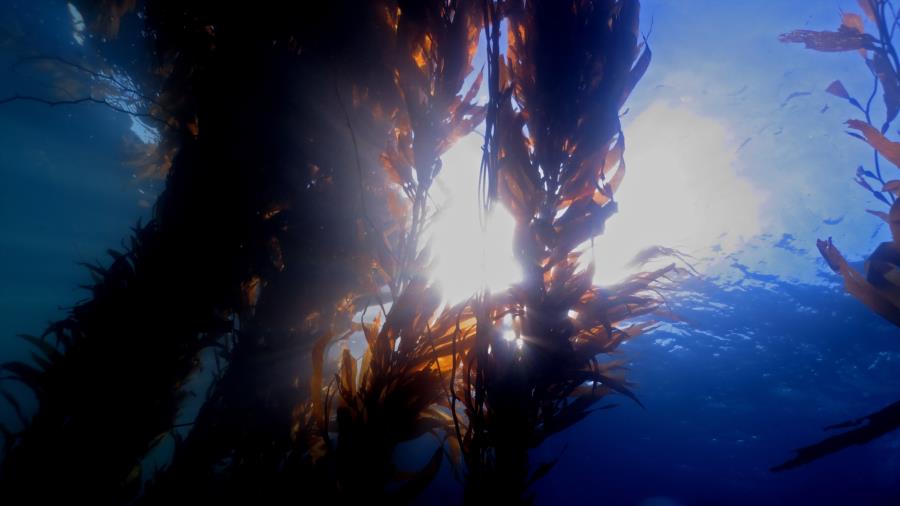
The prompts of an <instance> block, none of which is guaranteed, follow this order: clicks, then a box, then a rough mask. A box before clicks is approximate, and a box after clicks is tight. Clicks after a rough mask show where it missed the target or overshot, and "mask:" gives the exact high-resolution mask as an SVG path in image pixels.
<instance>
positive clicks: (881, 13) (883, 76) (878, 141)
mask: <svg viewBox="0 0 900 506" xmlns="http://www.w3.org/2000/svg"><path fill="white" fill-rule="evenodd" d="M858 2H859V6H860V9H861V10H862V15H860V14H856V13H850V12H848V13H844V14H843V17H842V20H841V25H840V27H839V28H838V30H837V31H833V32H832V31H811V30H795V31H793V32H790V33H786V34H783V35H781V36H780V37H779V39H780V40H781V41H782V42H802V43H804V44H805V46H806V47H807V48H808V49H813V50H815V51H823V52H837V51H858V52H859V54H860V55H861V56H862V58H863V59H864V60H865V63H866V66H867V67H868V70H869V73H870V74H871V75H872V80H873V89H872V91H871V94H870V95H869V97H868V100H866V101H865V105H863V104H862V103H861V101H859V100H857V99H856V98H854V97H853V96H851V95H850V92H848V91H847V89H846V88H845V87H844V85H843V83H841V81H833V82H832V83H831V84H830V85H828V87H827V88H826V90H825V91H826V92H828V93H830V94H831V95H834V96H836V97H838V98H841V99H844V100H847V101H848V102H849V103H850V104H851V105H852V106H853V107H855V108H856V109H858V110H859V111H860V112H861V113H862V114H863V116H864V118H865V119H864V120H859V119H850V120H848V121H847V126H848V127H849V129H850V130H849V131H848V132H847V134H848V135H850V136H852V137H855V138H857V139H859V140H861V141H863V142H866V143H868V144H869V145H870V146H871V147H872V149H873V165H872V168H871V169H866V168H865V167H863V166H862V165H860V166H859V167H858V168H857V170H856V180H855V181H856V183H857V184H858V185H859V186H861V187H862V188H863V189H864V190H865V191H867V192H869V193H870V194H871V195H872V196H874V197H875V198H877V199H878V200H879V201H881V202H882V203H884V204H885V205H887V206H889V207H890V210H889V212H884V211H881V210H867V211H868V212H869V213H871V214H873V215H875V216H877V217H879V218H881V219H882V220H884V221H885V222H886V223H887V224H888V226H889V228H890V231H891V239H892V240H891V241H890V242H885V243H882V244H881V245H879V246H878V247H877V248H876V249H875V251H874V252H873V253H872V254H871V255H870V256H869V258H868V260H867V261H866V265H865V274H863V273H860V272H859V271H857V270H856V269H854V268H853V267H851V266H850V264H849V263H848V262H847V260H846V259H845V258H844V256H843V255H842V254H841V252H840V251H839V250H838V249H837V247H836V246H835V245H834V243H833V242H832V239H831V238H830V237H829V238H828V239H827V240H818V241H816V246H817V247H818V249H819V252H820V253H821V255H822V257H823V258H824V259H825V261H826V263H827V264H828V266H829V267H830V268H831V269H832V270H833V271H834V272H836V273H837V274H840V275H841V277H842V278H843V280H844V288H845V289H846V290H847V292H848V293H850V294H851V295H852V296H853V297H855V298H856V299H857V300H859V301H860V302H862V303H863V304H865V305H866V306H868V307H869V309H871V310H872V311H873V312H875V313H877V314H878V315H880V316H881V317H883V318H884V319H886V320H888V321H889V322H891V323H893V324H894V325H897V326H900V282H898V280H897V278H896V276H895V274H894V273H895V271H896V269H897V268H898V267H900V200H897V196H898V195H900V180H898V179H890V177H889V176H887V175H886V174H884V173H883V172H882V165H881V158H882V157H883V158H884V159H885V160H887V161H889V162H891V164H893V165H894V166H895V167H900V142H894V141H891V140H889V139H888V138H887V137H885V134H886V133H887V132H888V129H889V128H890V126H891V123H892V122H893V121H894V119H896V117H897V114H898V112H900V59H898V56H897V51H896V48H895V47H894V41H893V35H894V28H896V26H897V23H898V22H900V13H898V12H895V11H894V8H893V6H892V5H891V4H890V2H887V1H885V0H858ZM864 20H868V21H869V23H871V24H872V25H874V27H875V31H874V33H867V32H866V23H865V21H864ZM879 85H881V89H882V97H883V99H884V109H885V110H884V117H885V121H884V123H882V125H881V126H880V127H877V126H876V125H875V124H873V119H872V112H873V111H872V99H873V98H874V97H875V95H876V93H877V92H878V87H879ZM857 132H858V133H857ZM873 184H874V185H875V186H874V187H873ZM859 425H863V427H860V428H856V429H853V430H849V431H847V432H844V433H841V434H838V435H836V436H832V437H829V438H827V439H825V440H823V441H821V442H819V443H816V444H813V445H810V446H806V447H803V448H799V449H797V450H796V452H797V455H796V456H795V457H794V458H793V459H791V460H788V461H787V462H784V463H782V464H780V465H777V466H775V467H773V468H772V469H771V470H772V471H784V470H787V469H793V468H796V467H799V466H802V465H806V464H809V463H810V462H813V461H815V460H817V459H820V458H822V457H824V456H826V455H830V454H832V453H834V452H837V451H840V450H842V449H844V448H846V447H848V446H852V445H857V444H865V443H867V442H869V441H871V440H872V439H875V438H877V437H879V436H881V435H883V434H886V433H888V432H891V431H893V430H896V429H898V428H900V413H898V404H897V403H894V404H892V405H890V406H888V407H886V408H884V409H883V410H881V411H878V412H875V413H871V414H869V415H866V416H864V417H861V418H859V419H858V420H851V421H850V422H845V423H841V424H836V425H832V426H829V427H826V430H829V429H838V428H849V427H857V426H859Z"/></svg>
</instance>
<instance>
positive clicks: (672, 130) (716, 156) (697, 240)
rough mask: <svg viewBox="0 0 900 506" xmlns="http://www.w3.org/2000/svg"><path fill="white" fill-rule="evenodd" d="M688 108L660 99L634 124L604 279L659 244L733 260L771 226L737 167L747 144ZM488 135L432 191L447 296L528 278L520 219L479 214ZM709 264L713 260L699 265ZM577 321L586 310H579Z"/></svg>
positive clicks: (463, 148) (602, 255)
mask: <svg viewBox="0 0 900 506" xmlns="http://www.w3.org/2000/svg"><path fill="white" fill-rule="evenodd" d="M688 107H689V106H686V105H674V106H673V105H670V104H668V103H666V102H662V101H658V102H655V103H653V104H651V105H650V106H649V107H648V108H647V109H646V110H644V111H643V112H642V113H641V114H639V115H638V116H637V117H635V118H633V120H632V121H631V122H629V123H626V124H625V128H624V131H625V141H626V150H625V161H626V165H627V172H626V175H625V179H624V182H623V183H622V186H621V187H620V189H619V192H618V193H617V195H616V200H617V201H618V204H619V212H618V213H617V214H615V215H613V217H612V218H610V220H609V221H608V222H607V227H606V233H605V234H604V235H602V236H599V237H598V238H597V239H596V240H595V247H594V250H593V253H592V252H591V251H590V250H589V249H588V251H586V252H585V254H584V255H583V257H582V260H583V262H585V263H586V262H589V261H590V260H591V258H592V255H593V257H594V260H595V264H596V278H595V279H596V281H597V282H598V283H601V284H608V283H612V282H615V281H618V280H620V279H621V278H623V277H625V276H626V275H627V274H629V273H631V272H633V271H635V270H638V269H637V268H629V267H627V264H628V263H629V262H630V261H631V259H632V258H634V256H635V254H637V253H638V252H640V251H641V250H643V249H645V248H647V247H649V246H654V245H659V246H665V247H669V248H676V249H678V250H680V251H682V252H684V253H688V254H692V255H696V256H698V257H700V256H704V255H707V256H710V255H709V254H710V253H711V252H712V250H713V249H716V250H719V251H718V252H717V253H716V255H715V256H716V257H718V258H723V257H725V256H726V255H728V254H729V253H731V252H733V251H736V250H737V249H738V248H739V247H740V246H741V244H742V243H743V241H744V240H745V239H748V238H750V237H752V236H754V235H756V234H758V233H760V232H761V227H760V218H759V216H760V209H761V206H762V202H763V200H764V195H763V194H762V193H761V191H760V190H759V189H758V188H756V187H754V186H753V185H752V184H751V183H750V182H749V181H748V180H747V179H745V178H743V177H741V176H740V175H739V174H738V173H737V169H736V167H735V161H736V151H737V148H738V146H739V142H736V140H735V139H734V138H733V137H732V136H731V134H730V132H729V130H728V128H727V126H726V125H725V124H723V123H722V122H721V121H718V120H716V119H715V118H711V117H707V116H701V115H699V114H697V113H695V112H693V111H691V110H690V109H689V108H688ZM482 142H483V139H482V138H481V137H480V136H478V135H476V134H473V135H470V136H468V137H467V138H465V139H462V140H461V141H460V142H459V143H457V145H456V146H454V148H453V149H451V150H450V151H448V152H447V153H446V154H445V155H444V157H443V170H442V172H441V175H440V176H439V177H438V179H437V181H436V182H435V186H434V187H433V189H432V196H433V197H434V199H435V201H436V202H437V207H438V209H440V210H441V214H440V215H439V216H438V217H437V219H436V220H435V222H434V223H433V224H432V226H431V228H430V234H429V236H430V238H431V240H432V253H433V254H434V256H435V258H436V262H437V266H436V268H435V270H434V272H433V276H434V279H435V281H437V282H438V283H439V284H440V286H441V287H442V291H443V294H444V299H445V300H446V301H447V302H459V301H462V300H465V299H466V298H468V297H470V296H471V295H472V294H473V293H475V292H476V291H477V290H479V289H480V288H482V286H487V287H489V288H490V289H492V290H493V291H498V290H502V289H504V288H506V287H508V286H509V285H511V284H513V283H515V282H518V281H519V280H520V279H521V271H520V269H519V266H518V263H517V262H516V260H515V258H514V257H513V254H512V243H513V227H514V225H515V222H514V220H513V219H512V216H511V215H510V214H509V212H508V211H506V209H505V208H503V207H502V206H499V205H498V206H496V208H495V211H494V214H493V216H490V217H489V222H488V230H487V233H482V232H481V231H480V227H479V221H478V200H477V195H478V190H477V187H478V168H479V164H480V161H481V145H482ZM695 266H696V267H698V268H700V269H701V271H702V267H703V265H695ZM570 317H571V318H576V317H577V315H570Z"/></svg>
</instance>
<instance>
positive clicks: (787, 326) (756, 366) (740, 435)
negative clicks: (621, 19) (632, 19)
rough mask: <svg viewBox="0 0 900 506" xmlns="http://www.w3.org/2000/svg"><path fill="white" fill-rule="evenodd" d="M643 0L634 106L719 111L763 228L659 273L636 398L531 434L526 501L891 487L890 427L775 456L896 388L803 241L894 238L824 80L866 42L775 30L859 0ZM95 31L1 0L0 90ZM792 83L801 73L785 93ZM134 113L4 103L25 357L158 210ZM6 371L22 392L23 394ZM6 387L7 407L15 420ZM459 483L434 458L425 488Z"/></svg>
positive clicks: (860, 73) (634, 354)
mask: <svg viewBox="0 0 900 506" xmlns="http://www.w3.org/2000/svg"><path fill="white" fill-rule="evenodd" d="M642 3H643V6H644V9H643V25H644V26H645V27H646V29H645V31H648V32H649V27H650V24H651V20H652V26H653V29H652V33H651V34H650V43H651V45H652V47H653V49H654V62H653V64H652V65H651V68H650V71H649V72H648V74H647V76H646V77H645V78H644V80H643V81H642V82H641V83H640V85H639V86H638V89H637V91H636V93H635V95H634V97H633V98H632V99H631V100H630V101H629V107H630V112H629V115H630V116H631V117H635V116H638V115H639V114H640V113H641V111H642V110H646V109H648V108H649V107H650V105H651V104H652V103H654V102H657V101H660V100H662V101H665V102H666V103H667V104H670V105H673V106H677V107H685V108H690V110H691V111H693V112H694V113H696V114H699V115H704V116H706V117H710V118H715V119H716V121H720V122H722V123H723V124H725V125H727V127H728V129H729V131H730V132H732V134H733V137H734V138H735V143H736V144H739V145H741V146H742V147H741V148H738V151H739V154H738V155H736V160H735V163H734V164H733V166H731V167H728V168H723V170H726V169H727V170H733V171H734V173H735V174H736V177H740V178H743V179H745V180H747V181H749V182H751V183H752V184H753V185H754V187H756V188H759V189H760V191H764V192H765V197H764V199H763V206H762V207H761V209H759V210H758V211H759V214H760V222H759V223H760V226H761V227H762V229H763V230H764V233H761V234H758V235H755V236H753V237H746V238H744V239H743V240H742V241H741V242H739V243H736V245H735V246H733V247H731V248H730V249H725V250H723V249H722V248H721V247H719V248H717V247H716V246H719V245H716V244H710V245H708V246H710V249H709V251H708V252H707V253H708V255H707V256H705V257H703V258H702V262H701V263H702V264H703V266H704V270H703V272H704V276H703V277H702V278H700V279H695V280H693V281H690V282H688V283H687V284H686V285H684V286H681V287H680V288H679V290H678V291H676V292H674V293H671V294H669V295H668V297H669V299H670V301H671V303H672V305H673V310H674V311H675V312H676V313H677V314H678V315H679V316H680V317H681V318H682V321H676V322H669V323H668V324H666V325H663V326H662V327H661V328H660V329H658V330H656V331H654V332H652V333H650V334H647V335H644V336H641V337H640V338H639V339H637V340H635V341H633V342H630V343H627V344H626V345H625V346H623V348H622V350H621V351H622V356H623V357H625V358H627V360H628V361H629V367H630V371H629V376H628V377H629V379H630V380H632V381H634V382H635V383H637V385H638V386H637V390H636V391H637V393H638V395H639V397H640V398H641V401H642V402H643V403H644V405H645V406H646V408H645V409H642V408H640V407H639V406H637V405H635V404H633V403H631V402H630V401H628V400H627V399H625V398H614V401H615V402H617V403H618V404H619V406H618V407H617V408H616V409H612V410H603V411H599V412H597V413H594V414H592V415H591V416H590V417H589V418H587V419H586V420H585V421H583V422H582V423H580V424H579V425H577V426H575V427H574V428H573V429H570V430H569V431H567V432H565V433H563V434H560V435H558V436H555V437H554V438H552V439H551V440H550V441H548V442H547V443H546V444H545V445H544V446H543V447H541V448H539V449H537V450H535V452H534V455H533V458H534V462H535V463H537V462H541V461H549V460H552V459H556V458H558V459H559V460H558V462H557V464H556V466H555V467H554V469H553V470H552V471H551V472H550V473H549V474H548V475H547V476H546V477H545V478H543V479H542V480H541V481H540V482H539V483H538V484H537V485H536V486H535V487H534V493H535V497H536V502H537V503H538V504H567V503H587V504H608V505H613V506H619V505H621V506H636V505H644V506H651V505H656V506H662V505H666V504H670V505H671V504H676V505H685V506H686V505H759V504H791V505H794V504H816V505H835V506H837V505H896V504H900V433H897V434H891V435H888V436H886V437H883V438H881V439H878V440H876V441H874V442H872V443H870V444H868V445H866V446H863V447H854V448H850V449H847V450H845V451H842V452H840V453H838V454H835V455H832V456H830V457H827V458H825V459H822V460H820V461H818V462H815V463H813V464H810V465H808V466H805V467H803V468H801V469H797V470H793V471H788V472H784V473H779V474H772V473H769V472H768V468H769V467H771V466H772V465H775V464H777V463H780V462H782V461H784V460H786V459H787V458H789V457H790V456H791V453H790V450H791V449H792V448H796V447H799V446H803V445H806V444H811V443H813V442H816V441H818V440H819V439H821V438H823V437H825V436H826V435H827V434H826V433H824V432H823V431H822V430H821V428H822V427H824V426H826V425H830V424H834V423H838V422H842V421H845V420H848V419H852V418H856V417H859V416H861V415H864V414H867V413H870V412H872V411H876V410H878V409H881V408H882V407H884V406H886V405H887V404H890V403H891V402H894V401H896V400H898V399H900V330H898V329H897V328H894V327H893V326H891V325H889V324H887V323H885V322H884V321H882V320H881V319H880V318H878V317H876V316H874V315H873V314H871V313H870V312H869V311H868V310H867V309H866V308H864V307H863V306H862V305H861V304H860V303H858V302H856V301H855V300H854V299H852V298H851V297H849V296H848V295H846V294H845V293H844V292H843V290H842V289H841V287H840V284H839V283H838V280H837V279H836V277H835V275H833V274H831V273H830V271H828V270H827V268H825V266H824V263H823V262H822V261H821V260H820V259H818V256H817V254H816V252H815V245H814V240H815V238H816V237H826V236H834V237H835V241H836V242H838V243H839V244H840V246H841V247H842V249H843V251H844V252H845V253H846V254H847V255H848V256H849V257H850V258H851V259H853V260H856V261H860V260H862V259H863V258H864V255H865V254H866V253H867V252H869V251H871V250H873V249H874V247H875V246H876V245H877V244H878V243H879V242H881V241H884V240H886V239H887V235H886V234H887V232H886V230H884V227H881V226H880V225H879V223H878V221H877V219H875V218H874V217H872V216H870V215H868V214H866V213H865V212H864V210H865V209H867V208H873V209H874V208H878V207H877V206H878V203H877V202H874V199H871V198H870V197H868V196H867V195H865V194H864V192H862V191H861V190H859V189H858V188H856V187H855V185H853V183H852V181H851V178H852V175H853V171H854V170H855V167H856V165H858V164H860V163H866V162H867V161H868V160H870V157H871V154H870V152H869V151H868V150H866V149H865V148H864V147H863V146H860V145H859V143H858V142H857V141H855V140H854V139H850V138H849V137H847V136H845V135H844V134H843V126H842V123H843V121H844V120H846V119H848V118H851V117H855V115H854V112H853V110H852V109H851V108H850V107H849V106H848V105H846V104H844V103H841V102H840V101H839V100H838V99H836V98H834V97H831V96H829V95H826V94H825V93H824V91H823V90H824V88H825V87H826V86H827V85H828V83H830V82H831V81H832V80H833V79H838V78H839V79H841V80H842V81H843V82H844V84H845V85H846V86H847V88H848V89H849V90H850V91H851V93H852V94H855V95H864V94H866V93H867V92H868V90H869V87H870V82H869V78H868V76H867V75H866V71H865V69H864V67H863V66H862V65H863V64H862V62H861V60H860V59H859V57H858V55H852V54H834V55H833V54H820V53H813V52H810V51H805V50H803V49H802V48H799V47H795V46H785V45H782V44H779V43H778V42H777V40H776V38H777V35H778V34H779V33H783V32H786V31H789V30H792V29H796V28H808V29H834V28H836V27H837V25H838V24H839V22H840V11H839V9H844V10H847V11H854V10H857V9H856V2H854V1H824V0H815V1H808V2H791V1H775V0H763V1H749V0H748V1H743V0H738V1H733V2H721V1H714V0H703V1H701V0H683V1H667V0H645V1H644V2H642ZM90 45H91V40H90V39H88V40H87V41H86V42H85V44H84V46H81V45H79V44H77V42H76V41H75V39H74V38H73V23H72V18H71V15H70V13H69V11H68V9H67V7H66V4H65V3H64V2H56V1H50V0H41V1H34V2H31V1H18V2H17V1H11V0H2V1H0V98H2V97H6V96H9V95H11V94H14V93H16V92H20V93H31V92H35V93H37V92H38V91H40V90H41V89H44V88H42V86H45V85H46V83H45V82H44V81H43V80H42V79H41V78H40V75H39V74H35V73H34V72H20V71H17V70H13V69H12V64H13V63H14V62H15V61H17V60H18V58H19V57H21V56H22V55H24V54H31V53H35V52H37V53H41V54H56V55H60V56H65V57H69V58H73V59H77V58H78V57H79V56H80V55H83V54H85V53H87V52H90V51H91V49H90ZM135 50H136V52H139V50H140V48H137V47H136V48H135ZM126 56H127V55H126ZM123 58H124V56H123ZM798 91H799V92H804V93H805V92H809V94H808V95H803V96H798V97H797V98H795V99H791V100H787V97H788V96H790V95H791V94H792V93H794V92H798ZM825 105H828V106H829V107H828V108H827V109H825V108H824V106H825ZM878 105H880V104H879V103H877V102H876V106H878ZM823 109H824V112H823ZM625 128H626V130H625V131H626V135H627V134H628V129H627V128H628V122H627V120H626V123H625ZM136 130H138V131H139V130H140V129H139V128H135V124H134V122H133V121H132V119H130V118H129V117H128V116H126V115H122V114H120V113H116V112H114V111H111V110H108V109H105V108H103V107H100V106H95V105H80V106H72V107H57V108H49V107H46V106H43V105H40V104H34V103H24V102H17V103H9V104H5V105H0V177H2V180H3V184H2V185H0V280H2V283H0V359H2V361H6V360H14V359H15V360H22V359H25V360H27V359H28V349H27V347H26V346H25V345H24V344H23V343H22V342H21V341H20V340H18V339H16V338H15V337H14V336H15V334H17V333H31V334H37V333H40V332H41V331H42V329H43V328H44V326H45V325H46V323H47V322H48V321H50V320H52V319H55V318H59V317H60V316H62V315H63V314H64V308H65V306H67V305H70V304H72V303H74V302H75V301H77V300H78V299H79V298H80V297H83V296H85V295H86V292H84V291H83V290H80V289H78V288H77V287H78V285H79V284H83V283H87V282H88V281H89V278H88V276H87V274H86V272H85V271H84V269H82V268H81V267H79V266H78V265H77V262H87V261H94V260H98V259H99V260H101V261H106V260H105V258H104V255H105V253H104V251H105V250H106V249H107V248H110V247H117V246H118V245H119V241H120V240H121V239H123V238H124V237H126V235H127V232H128V227H130V226H132V225H134V224H135V223H136V221H137V220H138V219H139V218H141V217H146V216H147V215H148V214H149V210H148V208H147V207H146V204H142V201H146V200H147V199H151V200H152V195H153V194H154V191H155V188H158V184H156V186H155V183H154V182H152V181H146V180H140V179H138V178H136V177H135V175H134V173H133V168H132V167H131V166H129V165H128V163H127V162H128V160H129V156H130V153H129V151H128V146H130V145H134V143H136V142H140V138H139V137H138V136H137V135H136V133H135V131H136ZM748 138H749V139H750V141H748V142H744V141H745V140H746V139H748ZM626 156H627V154H626ZM634 170H639V169H638V168H635V169H634ZM647 170H650V169H649V168H648V169H647ZM473 180H474V179H473ZM626 181H627V178H626ZM722 191H727V189H722ZM622 212H628V209H627V204H626V206H623V211H622ZM635 212H637V211H635ZM731 212H733V213H735V215H738V214H740V213H745V212H748V210H746V209H740V208H735V209H733V210H731ZM635 233H642V231H641V230H635ZM673 246H677V245H673ZM4 386H5V387H7V388H9V389H10V391H12V392H13V393H15V394H16V395H17V396H20V397H21V398H22V400H23V407H24V408H25V410H26V411H29V410H31V409H33V402H31V400H30V399H29V398H28V396H27V394H25V393H24V392H22V391H20V390H16V387H15V386H7V385H4ZM3 402H4V401H0V421H2V422H3V423H6V424H8V425H10V426H12V427H16V426H17V425H16V424H17V423H18V422H17V421H16V419H15V415H14V414H13V412H12V410H11V409H10V407H9V406H8V405H7V404H5V403H3ZM412 460H415V458H414V457H413V458H412ZM459 498H460V491H459V487H458V486H457V485H456V484H455V483H454V482H453V481H452V477H451V476H450V474H449V471H448V470H447V468H446V466H445V469H444V473H443V474H442V476H441V477H440V478H439V480H438V481H437V482H436V483H434V484H433V485H432V487H431V488H430V489H429V490H428V492H427V493H426V494H425V496H424V497H423V498H422V503H428V504H442V503H454V502H458V500H459ZM665 501H669V502H665Z"/></svg>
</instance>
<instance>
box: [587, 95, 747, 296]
mask: <svg viewBox="0 0 900 506" xmlns="http://www.w3.org/2000/svg"><path fill="white" fill-rule="evenodd" d="M624 132H625V141H626V149H625V161H626V163H627V172H626V175H625V180H624V182H623V183H622V186H621V188H620V189H619V192H618V193H617V194H616V200H617V201H618V202H619V212H618V213H617V214H615V215H614V216H613V217H612V218H610V220H609V221H608V222H607V227H606V233H605V234H604V235H602V236H600V237H598V238H597V239H596V240H595V244H594V251H593V255H594V256H595V263H596V273H597V274H596V276H595V279H596V281H597V282H598V283H600V284H609V283H612V282H616V281H619V280H621V279H622V278H624V277H625V276H627V275H628V274H630V273H632V272H635V271H638V270H640V268H639V267H629V266H628V263H629V262H630V261H631V260H632V259H633V258H634V256H635V254H637V253H638V252H640V251H641V250H643V249H645V248H648V247H650V246H656V245H659V246H665V247H668V248H676V249H678V250H679V251H682V252H684V253H687V254H690V255H693V256H695V257H696V258H697V259H698V260H699V259H701V258H702V257H704V256H708V255H709V254H710V253H712V252H713V251H716V252H718V253H717V256H718V257H720V258H721V257H725V256H727V255H728V254H730V253H732V252H734V251H735V250H737V249H738V248H739V247H740V245H741V244H742V243H743V241H744V240H746V239H748V238H750V237H752V236H753V235H756V234H758V233H760V231H761V229H760V220H759V215H760V208H761V204H762V200H763V195H762V193H761V192H760V190H759V189H757V188H755V187H754V186H753V185H752V184H751V183H750V182H749V181H748V180H747V179H745V178H743V177H741V176H740V175H739V174H738V173H737V172H736V167H735V161H736V158H737V150H738V149H739V148H738V144H737V143H736V142H735V139H734V138H733V137H732V135H731V133H730V132H729V129H728V128H727V126H726V125H725V124H723V123H722V122H720V121H717V120H715V119H713V118H711V117H705V116H701V115H699V114H697V113H695V112H693V111H691V110H690V109H688V108H687V107H686V106H684V105H674V106H673V105H670V104H669V103H666V102H662V101H657V102H654V103H653V104H651V105H650V106H649V107H648V108H647V109H645V110H644V111H643V112H642V113H641V114H639V115H638V116H637V117H635V118H634V119H633V120H632V121H630V122H626V124H625V125H624ZM591 254H592V253H591V251H590V250H589V249H588V251H587V252H586V253H585V260H586V261H589V260H590V258H591ZM667 261H668V260H667ZM703 266H704V265H703V263H702V262H701V263H698V264H695V267H697V268H698V269H700V270H701V272H702V267H703Z"/></svg>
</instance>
